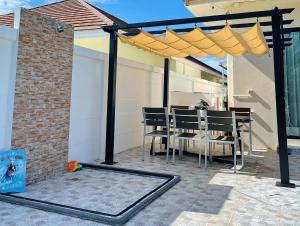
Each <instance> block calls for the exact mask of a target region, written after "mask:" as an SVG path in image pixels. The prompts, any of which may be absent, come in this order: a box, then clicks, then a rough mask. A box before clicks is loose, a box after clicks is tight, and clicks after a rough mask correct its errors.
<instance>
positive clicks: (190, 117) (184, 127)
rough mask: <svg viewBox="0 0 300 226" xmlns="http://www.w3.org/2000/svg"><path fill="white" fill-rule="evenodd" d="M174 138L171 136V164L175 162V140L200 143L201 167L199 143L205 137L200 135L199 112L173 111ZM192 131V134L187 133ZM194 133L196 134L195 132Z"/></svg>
mask: <svg viewBox="0 0 300 226" xmlns="http://www.w3.org/2000/svg"><path fill="white" fill-rule="evenodd" d="M172 115H173V122H174V132H175V134H174V136H173V162H175V145H174V144H175V139H179V140H193V141H200V148H199V166H201V141H202V139H203V138H204V137H205V136H203V134H202V133H201V131H202V126H201V113H200V110H183V109H176V108H174V109H173V112H172ZM190 130H192V132H189V131H190ZM195 131H196V132H195Z"/></svg>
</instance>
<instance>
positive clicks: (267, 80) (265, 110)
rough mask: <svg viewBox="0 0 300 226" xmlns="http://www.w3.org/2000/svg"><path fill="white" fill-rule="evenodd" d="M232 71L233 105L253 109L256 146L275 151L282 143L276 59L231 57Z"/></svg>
mask: <svg viewBox="0 0 300 226" xmlns="http://www.w3.org/2000/svg"><path fill="white" fill-rule="evenodd" d="M228 68H229V70H228V93H229V106H237V107H250V108H251V109H252V110H253V114H252V117H253V120H254V122H253V128H252V129H253V147H254V148H257V149H261V148H263V149H264V148H270V149H272V150H275V149H276V147H277V143H278V142H277V124H276V120H277V118H276V103H275V84H274V71H273V57H272V56H264V57H254V56H245V57H240V58H233V57H228ZM249 91H250V92H249ZM283 107H284V106H283ZM246 137H247V136H246ZM247 142H248V141H246V143H247Z"/></svg>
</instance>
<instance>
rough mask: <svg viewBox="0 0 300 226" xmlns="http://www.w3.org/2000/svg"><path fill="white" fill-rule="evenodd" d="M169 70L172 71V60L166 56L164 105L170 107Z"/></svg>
mask: <svg viewBox="0 0 300 226" xmlns="http://www.w3.org/2000/svg"><path fill="white" fill-rule="evenodd" d="M169 71H170V60H169V58H165V60H164V89H163V107H168V104H169Z"/></svg>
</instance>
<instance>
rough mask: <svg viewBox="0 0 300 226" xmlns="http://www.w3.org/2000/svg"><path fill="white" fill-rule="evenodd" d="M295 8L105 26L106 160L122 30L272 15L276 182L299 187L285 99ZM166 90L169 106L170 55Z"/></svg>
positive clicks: (110, 150)
mask: <svg viewBox="0 0 300 226" xmlns="http://www.w3.org/2000/svg"><path fill="white" fill-rule="evenodd" d="M293 10H294V9H293V8H288V9H278V8H277V7H275V8H274V9H273V10H266V11H257V12H246V13H237V14H226V15H214V16H205V17H193V18H184V19H174V20H163V21H153V22H143V23H132V24H118V25H110V26H104V27H103V30H104V31H106V32H108V33H109V34H110V46H109V66H108V97H107V125H106V147H105V162H104V163H105V164H109V165H112V164H114V136H115V105H116V81H117V48H118V37H117V32H118V31H119V30H123V31H126V30H128V29H139V28H149V27H159V26H171V25H183V24H195V23H204V22H216V21H228V20H238V19H248V18H257V19H258V18H261V17H264V18H266V17H268V18H271V21H267V22H261V23H260V24H261V25H262V26H271V28H272V30H271V31H267V32H264V36H272V38H271V39H267V42H268V44H269V47H271V48H273V55H274V56H273V58H274V78H275V95H276V111H277V128H278V154H279V165H280V181H279V182H277V183H276V184H277V185H278V186H283V187H295V185H294V184H292V183H290V176H289V161H288V150H287V135H286V120H285V108H284V107H282V106H285V100H284V47H285V46H288V45H290V43H286V41H291V39H290V38H285V37H284V34H289V33H291V32H295V31H300V29H299V28H283V26H284V25H286V24H290V23H292V22H293V20H283V14H289V13H291V12H292V11H293ZM253 24H254V23H243V24H234V25H232V26H233V27H235V28H244V27H251V26H253ZM223 27H224V25H219V26H210V27H203V28H202V29H203V30H216V29H220V28H223ZM192 29H193V28H181V29H174V31H176V32H187V31H190V30H192ZM163 32H165V30H159V31H157V30H156V31H149V33H151V34H161V33H163ZM135 34H137V32H129V33H127V34H126V35H135ZM163 87H164V91H163V106H164V107H167V106H168V93H169V89H168V87H169V59H168V58H165V59H164V84H163Z"/></svg>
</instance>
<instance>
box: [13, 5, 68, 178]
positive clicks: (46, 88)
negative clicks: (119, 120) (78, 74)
mask: <svg viewBox="0 0 300 226" xmlns="http://www.w3.org/2000/svg"><path fill="white" fill-rule="evenodd" d="M57 24H58V22H57V21H56V20H54V19H52V18H49V17H46V16H42V15H40V14H37V13H33V12H31V11H29V10H25V9H22V10H21V17H20V26H19V28H20V30H19V32H20V34H19V48H18V57H17V73H16V88H15V99H14V115H13V130H12V147H13V148H21V149H25V150H26V151H27V158H28V160H27V178H28V180H27V182H28V183H32V182H36V181H40V180H43V179H46V178H47V177H49V176H52V175H55V174H59V173H61V172H63V171H64V170H65V163H66V161H67V155H68V139H69V118H70V99H71V78H72V60H73V29H72V27H71V26H69V25H65V30H64V32H62V33H59V32H57Z"/></svg>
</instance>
